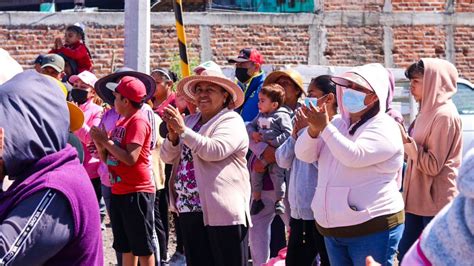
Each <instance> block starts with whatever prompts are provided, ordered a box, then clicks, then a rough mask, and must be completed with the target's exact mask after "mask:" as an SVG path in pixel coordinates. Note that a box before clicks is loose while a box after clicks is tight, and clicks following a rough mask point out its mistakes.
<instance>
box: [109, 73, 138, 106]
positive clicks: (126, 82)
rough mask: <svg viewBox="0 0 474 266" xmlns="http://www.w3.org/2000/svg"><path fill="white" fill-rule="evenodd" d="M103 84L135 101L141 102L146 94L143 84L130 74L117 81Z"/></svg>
mask: <svg viewBox="0 0 474 266" xmlns="http://www.w3.org/2000/svg"><path fill="white" fill-rule="evenodd" d="M105 86H106V87H107V88H108V89H109V90H111V91H115V92H117V93H120V95H122V96H123V97H125V98H127V99H129V100H131V101H133V102H136V103H142V102H143V99H144V98H145V96H146V88H145V84H143V82H141V81H140V80H139V79H138V78H135V77H131V76H124V77H123V78H122V79H120V82H119V83H114V82H108V83H107V84H105Z"/></svg>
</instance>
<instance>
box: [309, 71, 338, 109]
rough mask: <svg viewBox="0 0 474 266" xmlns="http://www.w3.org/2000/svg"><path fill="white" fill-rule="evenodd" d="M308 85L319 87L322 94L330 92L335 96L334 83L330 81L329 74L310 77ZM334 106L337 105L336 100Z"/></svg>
mask: <svg viewBox="0 0 474 266" xmlns="http://www.w3.org/2000/svg"><path fill="white" fill-rule="evenodd" d="M309 85H310V86H311V85H313V86H315V87H317V88H318V89H320V90H321V91H322V92H323V93H324V95H326V94H329V93H332V94H334V96H336V84H335V83H334V82H332V80H331V76H330V75H321V76H318V77H315V78H313V79H311V82H310V83H309ZM336 107H337V101H336Z"/></svg>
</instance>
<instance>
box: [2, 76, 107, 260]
mask: <svg viewBox="0 0 474 266" xmlns="http://www.w3.org/2000/svg"><path fill="white" fill-rule="evenodd" d="M67 114H68V109H67V104H66V101H65V95H64V94H63V92H62V91H61V88H60V87H59V83H58V82H57V81H55V80H54V79H52V78H49V77H47V76H45V75H41V74H39V73H37V72H36V71H34V70H27V71H25V72H23V73H20V74H18V75H16V76H15V77H14V78H12V79H10V80H9V81H7V82H6V83H4V84H3V85H1V86H0V125H1V127H2V129H0V183H3V180H4V178H5V176H6V175H8V177H9V178H10V179H13V180H14V181H13V183H12V184H11V185H10V187H9V188H8V189H7V190H6V191H1V190H0V235H1V237H0V262H1V264H4V265H43V264H53V265H67V264H70V265H99V266H100V265H103V264H104V261H103V259H104V258H103V250H102V237H101V230H100V222H99V219H100V218H99V208H98V206H97V202H96V200H95V198H94V197H91V196H90V195H92V194H93V193H94V190H93V188H92V185H91V184H90V182H89V181H88V180H89V177H88V175H87V172H86V171H85V170H84V167H83V166H82V165H81V164H80V162H79V160H78V158H77V152H76V151H75V149H74V148H72V147H70V146H68V145H67V144H66V143H67V138H68V134H69V124H70V123H69V117H68V115H67ZM38 125H41V126H38ZM25 132H28V134H25Z"/></svg>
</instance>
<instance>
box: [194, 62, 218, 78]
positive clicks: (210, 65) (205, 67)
mask: <svg viewBox="0 0 474 266" xmlns="http://www.w3.org/2000/svg"><path fill="white" fill-rule="evenodd" d="M203 71H212V72H217V73H220V74H224V73H223V72H222V69H221V67H220V66H219V65H218V64H216V63H215V62H214V61H207V62H204V63H202V64H200V65H199V66H197V67H195V68H194V69H193V72H194V73H195V74H196V75H201V73H202V72H203Z"/></svg>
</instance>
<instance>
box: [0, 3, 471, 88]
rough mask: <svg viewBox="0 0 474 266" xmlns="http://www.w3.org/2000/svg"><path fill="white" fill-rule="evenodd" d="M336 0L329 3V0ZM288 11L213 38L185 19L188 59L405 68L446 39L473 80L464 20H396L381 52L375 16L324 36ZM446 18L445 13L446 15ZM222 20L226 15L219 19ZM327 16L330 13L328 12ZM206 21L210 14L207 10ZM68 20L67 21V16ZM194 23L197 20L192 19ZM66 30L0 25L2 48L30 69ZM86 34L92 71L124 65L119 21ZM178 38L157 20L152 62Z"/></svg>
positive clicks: (218, 29) (166, 55)
mask: <svg viewBox="0 0 474 266" xmlns="http://www.w3.org/2000/svg"><path fill="white" fill-rule="evenodd" d="M433 1H434V0H433ZM331 2H332V1H326V2H325V3H326V4H329V3H331ZM333 2H334V1H333ZM346 2H347V1H346ZM382 2H383V1H366V2H363V3H366V4H367V3H372V4H376V3H378V4H379V5H382ZM393 4H394V5H395V4H396V1H395V0H393ZM460 6H463V7H464V8H465V10H467V11H465V12H471V11H470V10H471V9H472V8H473V6H474V3H472V1H470V2H469V1H465V0H464V1H457V2H456V8H458V7H460ZM324 12H332V11H324ZM334 12H335V11H334ZM355 12H356V11H355ZM430 13H432V12H430ZM397 14H399V15H400V14H401V13H400V12H394V16H396V15H397ZM415 14H417V13H415ZM71 15H72V14H71ZM29 16H35V15H30V14H28V18H29ZM68 16H69V15H68ZM103 16H106V15H105V14H104V15H103ZM168 16H169V14H168ZM233 16H234V17H238V18H239V19H240V16H243V15H240V14H239V15H230V16H229V15H226V16H222V20H224V19H235V18H234V17H233ZM265 16H267V15H265ZM270 16H271V15H270ZM289 16H290V17H289V18H290V19H288V20H287V21H289V22H288V23H286V22H285V23H270V24H269V23H268V22H266V24H265V23H255V22H252V21H251V20H249V24H245V23H246V21H244V22H243V23H242V22H241V21H239V20H237V23H236V25H234V24H231V23H222V24H220V23H215V22H212V23H209V40H208V41H203V39H202V36H201V34H202V33H201V30H200V26H199V25H187V26H186V32H187V40H188V49H189V50H188V54H189V59H190V62H194V63H196V62H198V61H200V60H201V58H200V56H201V55H202V54H205V55H210V56H212V59H213V60H215V61H216V62H217V63H219V64H222V65H227V58H229V57H233V56H235V55H236V54H237V52H238V51H239V50H240V49H241V48H244V47H249V46H252V47H256V48H258V49H259V50H260V51H261V52H262V53H263V55H264V57H265V63H266V64H273V65H286V64H308V62H309V61H310V58H311V60H312V61H313V62H316V61H317V62H326V63H327V64H328V65H339V66H353V65H360V64H365V63H371V62H379V63H386V62H385V60H387V56H389V55H390V53H391V54H392V57H391V58H390V57H389V58H390V59H392V60H393V65H394V66H395V67H400V68H405V67H407V66H408V65H409V64H411V63H413V62H414V61H416V60H418V59H419V58H421V57H439V58H446V57H447V55H448V54H449V53H450V51H447V42H451V40H452V43H453V45H454V51H452V54H451V58H453V59H454V60H455V65H456V67H457V68H458V70H459V72H460V73H461V75H462V76H464V77H466V78H468V79H470V80H471V81H474V48H473V47H474V26H473V25H471V24H469V23H467V24H468V25H463V24H462V25H459V24H458V26H454V27H453V29H454V30H453V33H454V34H453V39H448V36H449V35H448V32H447V30H446V27H447V26H446V25H409V23H410V22H409V21H408V22H405V21H402V22H396V24H394V25H390V26H389V27H391V28H392V31H393V36H392V39H393V43H392V50H391V51H384V49H385V47H388V46H387V43H384V42H385V41H384V40H385V36H384V27H383V26H382V25H378V24H377V22H376V23H374V22H373V21H372V22H370V23H368V22H367V23H366V22H364V21H362V22H361V23H359V24H360V25H358V26H357V25H354V23H355V22H354V21H352V22H351V23H348V24H345V23H346V22H343V21H342V20H341V22H340V23H335V22H334V21H333V22H331V23H330V24H328V25H325V26H324V25H323V26H321V28H317V29H316V31H317V32H319V30H325V31H326V35H325V36H326V37H325V40H324V41H322V42H320V41H319V37H321V36H323V35H321V36H318V35H315V34H320V33H315V31H314V29H313V28H312V26H310V24H311V23H312V21H313V20H307V22H304V23H302V22H301V19H302V18H303V19H304V17H298V16H297V15H294V17H293V15H289ZM441 16H444V15H442V14H441ZM447 16H450V15H447ZM453 16H456V14H454V15H453ZM218 18H219V19H221V17H218ZM250 18H251V16H250ZM323 18H324V19H326V17H325V16H323ZM0 19H1V16H0ZM73 19H76V18H73ZM203 19H207V18H206V17H205V16H204V17H203ZM283 19H286V18H284V17H281V16H278V17H271V22H272V21H273V20H274V21H276V22H277V21H281V20H283ZM71 20H72V19H71ZM257 20H258V19H257ZM0 21H1V20H0ZM61 21H62V20H61ZM76 21H77V20H76ZM196 21H197V22H196ZM292 22H298V24H299V25H294V24H293V25H292ZM64 23H65V24H69V23H70V22H64ZM193 23H194V24H198V23H200V22H199V20H194V22H193ZM252 23H253V24H252ZM405 23H406V25H405ZM58 24H59V25H58ZM103 24H105V23H103ZM355 24H357V23H355ZM64 28H65V25H60V23H56V22H55V23H50V24H40V25H34V26H31V25H8V26H6V25H5V24H0V47H2V48H4V49H6V50H7V51H8V52H10V53H11V55H12V56H13V57H14V58H15V59H16V60H18V61H19V63H20V64H22V65H23V66H24V67H25V68H29V67H31V62H32V61H33V60H34V59H35V57H36V56H37V55H38V54H41V53H46V52H48V51H49V50H50V48H51V47H52V45H53V42H54V38H55V37H56V36H62V35H63V34H64ZM86 35H87V45H88V47H89V49H90V51H91V53H92V56H93V61H94V69H95V72H96V73H97V74H98V75H99V76H101V75H104V74H107V73H109V72H110V70H111V69H112V55H113V54H115V57H114V62H113V64H114V67H120V66H122V65H123V53H124V40H123V36H124V29H123V25H121V24H120V23H118V24H117V23H116V24H110V25H109V24H107V25H101V24H99V23H88V28H87V32H86ZM311 36H313V37H311ZM176 42H177V40H176V33H175V27H174V25H173V24H171V23H170V24H166V25H161V24H154V25H153V26H152V32H151V60H150V63H151V68H156V67H158V66H163V67H169V66H170V64H171V63H172V62H173V61H174V63H176V61H177V60H176V57H177V55H178V46H177V44H176ZM207 42H208V43H209V46H206V47H204V48H203V47H201V45H202V43H204V44H205V43H207ZM311 43H312V44H311ZM206 49H207V50H206ZM310 49H311V50H310ZM203 51H204V52H203ZM202 52H203V53H202ZM387 53H388V54H387ZM311 54H313V56H314V54H317V56H318V58H317V59H314V58H315V57H311V56H312V55H311Z"/></svg>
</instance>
